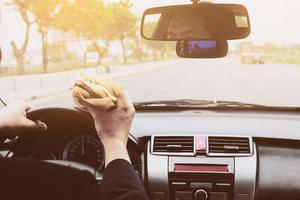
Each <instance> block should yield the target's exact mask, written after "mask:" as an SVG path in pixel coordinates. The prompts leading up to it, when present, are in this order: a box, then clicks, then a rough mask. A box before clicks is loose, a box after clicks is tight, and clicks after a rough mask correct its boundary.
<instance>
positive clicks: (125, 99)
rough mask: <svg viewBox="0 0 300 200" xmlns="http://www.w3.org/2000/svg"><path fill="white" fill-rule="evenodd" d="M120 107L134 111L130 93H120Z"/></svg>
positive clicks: (123, 91)
mask: <svg viewBox="0 0 300 200" xmlns="http://www.w3.org/2000/svg"><path fill="white" fill-rule="evenodd" d="M118 102H119V105H120V106H125V107H128V108H131V109H134V106H133V103H132V100H131V98H130V95H129V93H128V92H127V91H126V90H121V91H120V93H119V101H118Z"/></svg>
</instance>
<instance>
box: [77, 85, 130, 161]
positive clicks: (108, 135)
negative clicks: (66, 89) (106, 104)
mask: <svg viewBox="0 0 300 200" xmlns="http://www.w3.org/2000/svg"><path fill="white" fill-rule="evenodd" d="M74 98H76V97H74ZM117 98H118V101H117V104H116V107H115V108H113V109H112V110H104V109H99V108H98V109H97V108H96V107H92V106H91V105H89V104H87V103H85V102H83V101H80V99H78V98H77V99H76V100H78V101H79V103H80V104H81V105H83V106H84V107H85V108H86V109H87V110H88V111H89V112H90V113H91V115H92V116H93V118H94V122H95V127H96V130H97V133H98V136H99V138H100V140H101V142H102V144H103V145H104V148H105V165H106V166H107V165H108V164H109V163H110V162H111V161H112V160H115V159H118V158H121V159H125V160H128V161H129V162H130V159H129V156H128V153H127V148H126V145H127V141H128V135H129V130H130V126H131V123H132V121H133V118H134V114H135V109H134V107H133V104H132V102H131V100H130V98H129V95H128V93H127V92H126V91H124V90H123V89H120V91H119V93H118V94H117Z"/></svg>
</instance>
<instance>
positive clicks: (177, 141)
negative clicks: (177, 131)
mask: <svg viewBox="0 0 300 200" xmlns="http://www.w3.org/2000/svg"><path fill="white" fill-rule="evenodd" d="M152 153H153V154H162V155H178V154H179V155H194V137H193V136H153V137H152Z"/></svg>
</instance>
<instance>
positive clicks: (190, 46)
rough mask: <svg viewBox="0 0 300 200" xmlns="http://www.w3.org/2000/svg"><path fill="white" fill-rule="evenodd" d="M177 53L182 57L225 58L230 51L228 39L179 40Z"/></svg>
mask: <svg viewBox="0 0 300 200" xmlns="http://www.w3.org/2000/svg"><path fill="white" fill-rule="evenodd" d="M176 53H177V55H178V56H179V57H181V58H223V57H225V56H226V55H227V53H228V42H227V41H226V40H218V41H216V40H211V41H187V40H183V41H178V42H177V45H176Z"/></svg>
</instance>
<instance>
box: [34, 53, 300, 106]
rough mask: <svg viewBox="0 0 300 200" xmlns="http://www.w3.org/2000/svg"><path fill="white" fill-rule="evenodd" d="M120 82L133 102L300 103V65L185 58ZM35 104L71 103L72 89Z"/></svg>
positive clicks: (227, 59) (127, 77)
mask: <svg viewBox="0 0 300 200" xmlns="http://www.w3.org/2000/svg"><path fill="white" fill-rule="evenodd" d="M117 81H119V82H121V84H122V85H124V87H125V88H126V89H127V90H128V91H129V92H130V94H131V96H132V99H133V101H149V100H167V99H186V98H189V99H206V100H232V101H243V102H248V103H259V104H266V105H289V106H300V65H289V64H264V65H250V64H241V63H240V62H239V60H238V59H237V58H233V57H229V58H228V57H227V58H224V59H214V60H197V59H186V60H182V62H180V63H177V64H173V65H168V66H163V67H160V68H156V69H153V70H150V71H146V72H142V73H137V74H134V75H130V76H126V77H122V78H118V79H117ZM32 103H33V104H35V105H66V104H71V103H72V99H71V92H70V91H66V92H63V93H58V94H53V95H51V96H46V97H41V98H39V99H36V100H34V101H32Z"/></svg>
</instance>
